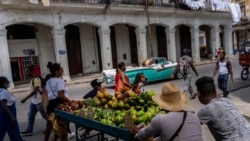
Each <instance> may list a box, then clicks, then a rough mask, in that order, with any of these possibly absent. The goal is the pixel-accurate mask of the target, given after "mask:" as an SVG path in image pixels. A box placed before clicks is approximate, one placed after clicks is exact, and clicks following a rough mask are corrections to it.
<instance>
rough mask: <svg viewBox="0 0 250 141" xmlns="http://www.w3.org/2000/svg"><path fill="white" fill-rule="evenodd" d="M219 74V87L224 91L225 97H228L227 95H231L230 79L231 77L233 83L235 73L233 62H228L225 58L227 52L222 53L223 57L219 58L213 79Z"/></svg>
mask: <svg viewBox="0 0 250 141" xmlns="http://www.w3.org/2000/svg"><path fill="white" fill-rule="evenodd" d="M217 72H218V79H217V81H218V87H219V89H220V90H222V91H223V97H227V95H228V94H229V91H228V90H227V83H228V78H229V75H230V82H233V71H232V64H231V62H230V61H229V60H226V58H225V52H223V53H221V55H220V56H219V61H218V62H216V65H215V68H214V73H213V78H214V77H215V75H216V73H217Z"/></svg>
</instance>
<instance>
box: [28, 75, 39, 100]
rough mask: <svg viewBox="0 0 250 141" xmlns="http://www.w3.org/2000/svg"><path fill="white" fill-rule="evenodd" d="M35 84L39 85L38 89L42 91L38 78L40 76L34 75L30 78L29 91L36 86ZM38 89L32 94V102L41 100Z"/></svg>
mask: <svg viewBox="0 0 250 141" xmlns="http://www.w3.org/2000/svg"><path fill="white" fill-rule="evenodd" d="M32 83H33V84H32ZM33 85H34V86H33ZM37 86H38V87H39V91H40V92H42V87H41V80H40V78H38V77H35V78H33V79H31V81H30V89H31V91H33V90H34V87H37ZM39 91H37V92H36V94H35V95H33V96H32V99H31V102H32V103H33V104H39V103H41V102H42V95H41V94H40V92H39Z"/></svg>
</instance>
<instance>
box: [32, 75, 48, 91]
mask: <svg viewBox="0 0 250 141" xmlns="http://www.w3.org/2000/svg"><path fill="white" fill-rule="evenodd" d="M36 78H39V79H40V81H41V87H42V88H43V87H44V86H45V85H46V80H45V79H44V78H42V77H41V76H35V77H34V78H32V86H33V87H34V80H35V79H36ZM38 92H39V93H40V94H42V92H41V91H40V89H38Z"/></svg>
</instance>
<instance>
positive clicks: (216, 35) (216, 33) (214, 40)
mask: <svg viewBox="0 0 250 141" xmlns="http://www.w3.org/2000/svg"><path fill="white" fill-rule="evenodd" d="M210 42H211V45H212V48H211V49H212V52H213V60H215V56H214V53H215V49H216V51H217V50H218V48H219V47H220V29H219V27H218V26H215V27H213V28H212V29H211V41H210Z"/></svg>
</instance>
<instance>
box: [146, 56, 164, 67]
mask: <svg viewBox="0 0 250 141" xmlns="http://www.w3.org/2000/svg"><path fill="white" fill-rule="evenodd" d="M166 63H167V60H166V58H159V57H152V58H148V59H146V60H144V61H143V63H142V65H143V66H151V65H152V64H159V65H165V64H166Z"/></svg>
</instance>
